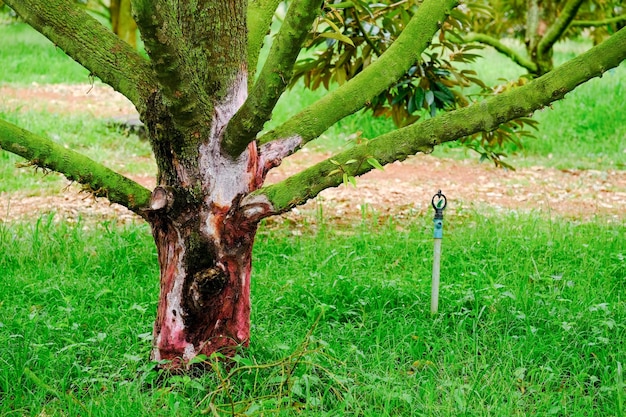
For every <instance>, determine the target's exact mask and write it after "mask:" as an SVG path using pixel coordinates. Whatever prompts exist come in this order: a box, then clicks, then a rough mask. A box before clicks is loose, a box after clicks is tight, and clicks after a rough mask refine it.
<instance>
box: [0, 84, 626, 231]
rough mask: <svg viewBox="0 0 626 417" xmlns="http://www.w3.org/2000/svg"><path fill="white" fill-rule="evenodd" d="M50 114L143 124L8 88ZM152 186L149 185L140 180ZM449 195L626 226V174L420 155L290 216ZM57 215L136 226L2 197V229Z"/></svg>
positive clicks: (358, 212)
mask: <svg viewBox="0 0 626 417" xmlns="http://www.w3.org/2000/svg"><path fill="white" fill-rule="evenodd" d="M16 108H21V109H24V110H45V111H48V112H52V113H59V114H69V113H72V114H74V113H78V112H82V113H86V114H90V115H92V116H94V117H99V118H111V117H121V116H136V113H135V111H134V108H133V106H132V105H131V104H130V102H129V101H128V100H126V99H125V98H124V97H123V96H121V95H119V94H117V93H116V92H114V91H113V90H112V89H111V88H109V87H106V86H102V85H94V86H90V85H73V86H69V85H32V86H29V87H24V88H15V87H7V86H4V87H0V111H1V110H3V109H16ZM328 156H329V155H324V154H318V153H314V152H312V151H306V150H304V151H303V152H299V153H298V154H296V155H294V156H293V157H291V158H289V159H288V160H286V161H285V162H284V163H283V165H282V166H281V167H279V168H278V169H276V170H274V171H272V172H271V173H270V174H269V176H268V182H276V181H279V180H281V179H283V178H285V177H287V176H288V175H291V174H293V173H295V172H297V171H299V170H301V169H302V168H304V167H306V166H308V165H310V164H311V163H312V162H315V161H319V160H322V159H323V158H326V157H328ZM135 180H137V181H139V182H140V183H142V184H143V185H145V186H148V187H150V186H152V185H153V180H152V179H151V178H148V177H137V178H135ZM439 189H441V190H442V191H443V192H444V194H445V195H446V196H447V198H448V200H449V209H448V211H447V212H448V213H450V214H454V213H455V212H457V213H458V212H460V211H462V210H465V209H478V210H485V211H487V212H489V213H493V212H495V213H497V212H500V211H510V210H517V211H523V212H538V213H542V214H548V215H557V216H564V217H567V218H572V219H589V218H594V217H600V218H603V219H606V220H607V221H614V222H619V223H623V221H624V219H625V218H626V214H625V213H626V171H619V170H609V171H595V170H584V171H583V170H557V169H552V168H545V167H532V168H523V169H518V170H516V171H505V170H502V169H496V168H494V167H493V166H491V165H488V164H479V163H478V162H476V161H473V160H465V161H456V160H449V159H440V158H435V157H432V156H429V155H418V156H416V157H412V158H409V159H408V160H407V161H405V162H403V163H394V164H391V165H389V166H387V167H385V171H384V172H380V171H373V172H371V173H369V174H367V175H365V176H363V177H361V178H359V179H358V186H357V187H356V188H354V187H352V186H341V187H339V188H336V189H329V190H326V191H324V192H323V193H321V194H320V196H319V197H318V198H317V199H316V200H314V201H311V202H309V203H308V204H306V205H304V206H302V207H300V208H298V209H296V210H294V212H293V213H290V214H287V215H285V217H287V218H290V219H292V220H295V221H299V220H302V218H303V217H306V218H308V219H309V220H311V219H313V220H314V219H315V216H316V215H315V213H316V212H317V211H319V209H320V207H321V208H322V210H323V213H324V216H325V218H326V219H333V220H337V221H341V220H342V219H344V220H348V219H351V218H354V217H360V216H362V215H363V212H368V213H371V212H375V213H378V214H379V215H381V216H388V215H390V216H396V217H407V216H413V215H418V214H420V213H425V212H428V211H429V210H430V211H431V212H432V209H431V208H430V201H431V198H432V196H433V195H434V194H435V193H436V192H437V191H438V190H439ZM49 212H56V213H58V214H59V215H60V216H58V217H61V218H68V219H75V218H77V217H79V216H80V217H82V218H96V219H116V220H118V221H122V222H126V221H132V220H133V219H134V215H133V214H132V213H130V212H128V211H127V210H126V209H124V208H123V207H120V206H117V205H111V204H109V203H108V202H107V201H106V200H103V199H101V200H99V201H95V200H94V199H93V198H91V197H90V196H87V195H85V194H81V193H79V192H78V191H77V189H76V188H74V187H67V188H65V189H63V190H60V192H59V194H57V195H50V196H37V197H29V196H26V195H25V194H23V193H19V192H18V193H2V194H0V221H14V220H18V219H28V218H32V217H34V216H40V215H42V214H44V213H49Z"/></svg>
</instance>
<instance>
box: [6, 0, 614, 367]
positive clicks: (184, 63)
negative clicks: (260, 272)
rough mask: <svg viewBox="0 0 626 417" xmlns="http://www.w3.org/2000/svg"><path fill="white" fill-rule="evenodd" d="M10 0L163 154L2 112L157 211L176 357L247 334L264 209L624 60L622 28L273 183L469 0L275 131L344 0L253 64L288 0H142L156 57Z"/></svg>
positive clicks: (404, 34) (291, 18)
mask: <svg viewBox="0 0 626 417" xmlns="http://www.w3.org/2000/svg"><path fill="white" fill-rule="evenodd" d="M6 3H7V4H8V5H9V6H10V7H12V8H13V9H14V10H15V11H16V12H17V13H18V14H19V15H20V16H21V17H22V19H24V21H26V22H28V23H29V24H30V25H32V26H33V27H34V28H35V29H37V30H39V31H40V32H42V33H43V34H45V35H46V36H47V37H48V38H49V39H51V40H52V41H53V42H54V43H55V44H56V45H58V46H59V47H60V48H62V49H63V50H64V51H65V52H66V53H67V54H68V55H70V56H71V57H73V58H74V59H75V60H76V61H78V62H80V63H81V64H82V65H83V66H85V67H86V68H87V69H89V70H90V71H91V72H92V73H93V74H94V75H96V76H98V77H99V78H100V79H101V80H102V81H103V82H105V83H107V84H109V85H111V86H112V87H113V88H115V89H116V90H117V91H119V92H121V93H122V94H124V95H125V96H126V97H128V98H129V99H130V100H131V102H133V103H134V105H135V106H136V108H137V111H138V112H139V114H140V116H141V119H142V121H143V122H144V123H145V125H146V128H147V133H148V137H149V140H150V143H151V145H152V149H153V152H154V155H155V159H156V163H157V168H158V174H157V186H156V187H155V188H154V190H148V189H146V188H144V187H142V186H141V185H139V184H137V183H136V182H134V181H132V180H131V179H129V178H126V177H124V176H122V175H120V174H118V173H116V172H114V171H112V170H110V169H108V168H106V167H105V166H103V165H101V164H99V163H97V162H95V161H93V160H90V159H88V158H86V157H84V156H82V155H80V154H78V153H76V152H74V151H72V150H70V149H67V148H65V147H64V146H62V145H59V144H57V143H55V142H53V141H51V140H49V139H46V138H43V137H40V136H37V135H35V134H33V133H31V132H28V131H25V130H23V129H21V128H19V127H17V126H14V125H12V124H10V123H8V122H6V121H0V146H1V147H2V149H4V150H6V151H8V152H12V153H15V154H18V155H21V156H22V157H24V158H26V159H27V160H28V161H29V162H30V164H32V165H33V166H36V167H40V168H43V169H45V170H53V171H57V172H60V173H62V174H64V175H65V176H66V177H67V178H68V179H70V180H73V181H76V182H78V183H80V184H82V185H83V187H85V189H87V190H89V191H91V192H92V193H93V194H94V195H96V196H100V197H106V198H108V199H109V200H110V201H111V202H115V203H119V204H121V205H124V206H126V207H127V208H128V209H130V210H132V211H134V212H135V213H137V214H138V215H139V216H141V217H142V218H143V219H144V220H145V221H147V222H148V223H149V224H150V226H151V229H152V233H153V236H154V241H155V244H156V247H157V253H158V261H159V265H160V270H161V276H160V290H161V291H160V297H159V302H158V307H157V318H156V322H155V326H154V348H153V352H152V357H153V359H154V360H158V361H161V360H167V361H168V366H170V367H172V368H181V367H184V366H186V364H187V363H188V361H190V360H191V359H193V358H194V357H195V356H196V355H198V354H200V353H203V354H207V355H209V354H211V353H213V352H215V351H218V350H221V351H223V352H229V351H232V349H233V348H234V347H236V346H239V345H242V344H243V345H245V344H247V343H248V341H249V336H250V317H249V314H250V297H249V290H250V272H251V250H252V245H253V241H254V237H255V233H256V228H257V224H258V222H259V221H260V220H261V219H263V218H266V217H269V216H273V215H278V214H280V213H284V212H286V211H288V210H290V209H291V208H293V207H295V206H297V205H299V204H302V203H304V202H305V201H307V200H308V199H310V198H312V197H314V196H316V195H317V194H318V193H319V192H321V191H322V190H324V189H326V188H328V187H335V186H338V185H340V184H342V183H343V182H348V181H351V179H352V178H353V177H355V176H358V175H361V174H363V173H365V172H367V171H369V170H371V169H373V168H376V167H379V166H381V165H385V164H387V163H390V162H393V161H396V160H404V159H405V158H407V157H408V156H409V155H413V154H415V153H417V152H430V151H432V149H433V147H434V146H437V145H438V144H440V143H443V142H447V141H453V140H457V139H459V138H463V137H466V136H468V135H471V134H474V133H477V132H489V131H492V130H494V129H496V128H498V126H499V125H500V124H502V123H505V122H507V121H509V120H514V119H516V118H519V117H526V116H528V115H530V114H531V113H532V112H533V111H535V110H536V109H539V108H542V107H543V106H546V105H548V104H549V103H551V102H553V101H555V100H558V99H561V98H562V97H563V96H564V95H565V94H566V93H567V92H568V91H571V90H572V89H574V88H575V87H576V86H578V85H579V84H581V83H584V82H585V81H587V80H589V79H591V78H593V77H596V76H599V75H601V74H602V73H603V72H605V71H607V70H608V69H610V68H612V67H614V66H616V65H618V64H619V63H620V62H622V61H623V60H624V58H626V31H624V30H622V31H620V32H618V33H616V34H615V35H614V36H612V37H611V38H610V39H608V40H607V41H605V42H603V43H602V44H600V45H599V46H597V47H595V48H593V49H592V50H590V51H588V52H587V53H585V54H583V55H581V56H579V57H577V58H575V59H573V60H572V61H570V62H569V63H567V64H565V65H563V66H562V67H560V68H557V69H555V70H553V71H552V72H550V73H549V74H547V75H545V76H543V77H540V78H538V79H537V80H535V81H533V82H531V83H529V84H527V85H525V86H521V87H519V88H514V89H511V90H509V91H507V92H505V93H503V94H501V95H498V96H495V97H492V98H489V99H487V100H484V101H481V102H478V103H474V104H472V105H469V106H466V107H462V108H458V109H457V108H456V107H457V106H456V105H455V106H452V105H451V106H449V110H451V111H450V112H447V113H444V114H437V113H436V112H435V114H434V115H435V116H436V117H433V118H430V119H428V120H426V121H423V122H421V123H413V124H409V125H407V126H405V127H402V128H400V129H397V130H394V131H391V132H388V133H386V134H383V135H381V136H379V137H377V138H374V139H371V140H367V141H363V142H361V143H359V144H357V145H355V146H354V147H352V148H350V149H347V150H345V151H342V152H339V153H338V154H336V155H334V156H333V157H332V158H329V159H328V160H325V161H322V162H320V163H318V164H315V165H312V166H311V167H309V168H308V169H306V170H304V171H302V172H300V173H299V174H296V175H294V176H292V177H290V178H287V179H286V180H284V181H281V182H279V183H276V184H273V185H265V186H264V185H263V183H264V180H265V177H266V175H267V173H268V171H270V170H271V169H272V168H275V167H276V166H278V165H279V164H280V163H281V161H282V160H283V159H284V158H286V157H288V156H289V155H291V154H293V153H294V152H296V151H298V150H299V149H300V148H301V147H302V146H303V145H305V144H306V143H308V142H310V141H312V140H315V139H316V138H318V137H319V136H320V135H321V134H322V133H323V132H324V131H325V130H326V129H328V127H330V126H332V125H333V124H335V123H336V122H337V121H339V120H341V119H342V118H344V117H346V116H347V115H349V114H352V113H354V112H356V111H358V110H360V109H362V108H364V107H366V106H369V105H371V103H372V102H373V101H375V100H376V99H377V97H379V96H380V95H381V94H382V93H383V92H384V91H386V90H387V89H388V88H390V87H391V86H394V85H397V83H398V80H401V79H402V78H403V77H404V76H405V75H406V74H407V73H409V72H411V71H413V68H418V67H421V68H423V66H422V64H423V62H424V61H432V59H429V57H432V55H433V54H434V53H435V52H434V51H433V50H432V47H431V45H432V42H433V37H434V36H436V34H437V33H438V31H440V29H441V28H442V27H444V28H445V27H448V26H449V27H451V28H455V27H456V28H457V29H458V26H459V23H458V22H459V18H458V16H457V11H456V9H455V7H457V6H458V2H457V1H455V0H424V1H423V2H421V3H418V4H413V3H411V7H412V10H411V13H408V12H407V14H408V16H409V17H408V18H407V19H404V20H403V22H404V23H403V24H402V30H401V31H400V33H399V34H398V35H397V38H396V39H395V40H394V41H393V42H390V44H389V45H388V47H386V48H385V49H384V50H382V49H381V50H380V51H379V52H380V54H378V53H376V56H372V58H371V63H370V64H369V65H367V66H366V67H365V68H363V69H362V71H360V72H359V73H358V74H356V75H355V76H354V77H352V78H350V79H349V80H348V79H346V80H345V82H343V83H341V85H339V86H338V87H336V88H334V89H333V90H332V91H331V92H330V93H328V94H327V95H326V96H324V97H322V98H321V99H320V100H319V101H317V102H316V103H313V104H312V105H310V106H309V107H307V108H305V109H304V110H302V111H301V112H300V113H298V114H296V115H295V116H293V117H292V118H291V119H289V120H288V121H286V122H285V123H284V124H282V125H280V126H278V127H276V128H275V129H273V130H271V131H264V130H263V128H264V125H265V123H266V122H267V121H268V120H269V119H270V118H271V114H272V110H273V108H274V105H275V104H276V102H277V100H278V99H279V97H280V96H281V94H282V93H283V91H284V90H285V88H286V87H287V86H288V85H289V82H290V80H291V79H292V76H293V74H294V65H295V62H296V60H297V57H298V55H299V53H300V50H301V47H302V45H303V43H304V42H305V40H306V39H307V36H308V34H309V33H310V32H311V29H312V28H314V30H313V32H314V33H319V31H318V30H317V29H319V25H320V24H322V23H324V22H325V23H326V24H328V26H330V27H332V25H331V24H330V23H329V22H331V21H332V20H329V18H328V17H327V16H328V13H333V11H332V10H333V8H335V9H337V8H338V6H337V5H336V4H335V5H334V6H333V7H329V8H322V6H323V5H322V3H321V1H318V0H296V1H293V2H291V4H290V5H289V9H288V11H287V13H286V15H285V18H284V21H283V22H282V24H281V26H280V29H279V31H278V32H277V34H276V36H274V38H273V40H272V46H271V49H270V51H269V55H268V57H267V59H266V60H265V62H264V64H263V66H262V68H261V70H260V71H259V73H258V74H256V77H255V72H254V69H255V68H256V67H257V62H258V60H259V53H260V51H261V46H262V43H263V41H264V39H265V34H266V33H267V31H268V28H269V27H270V24H271V22H272V19H273V16H274V12H275V10H276V8H277V7H278V5H279V1H277V0H252V1H250V2H245V1H240V0H230V1H224V2H202V1H201V2H178V3H174V2H161V1H156V0H134V1H133V2H132V6H133V10H134V15H135V20H136V21H137V24H138V27H139V29H140V31H141V34H142V39H143V40H144V43H145V46H146V51H147V53H148V55H149V59H146V58H144V57H143V56H142V55H140V54H138V53H137V52H136V51H135V50H134V49H133V48H131V47H130V46H129V45H128V44H126V43H124V42H123V41H121V40H120V39H119V38H118V37H116V36H115V35H114V34H113V33H112V32H111V31H109V30H108V29H106V28H105V27H104V26H102V25H101V24H100V23H99V22H98V21H97V20H95V19H93V18H91V17H90V16H89V15H88V14H87V13H86V12H85V11H83V10H81V9H80V8H77V7H75V6H73V5H72V4H71V3H68V2H66V1H63V0H46V1H43V0H19V1H18V0H6ZM372 7H374V6H371V7H370V9H371V8H372ZM384 7H386V6H384ZM320 10H322V11H320ZM399 13H402V10H400V12H399ZM344 22H345V21H344ZM335 26H336V25H335ZM343 27H344V30H346V29H345V28H347V26H346V25H345V24H344V26H343ZM315 28H317V29H315ZM316 31H317V32H316ZM439 33H440V32H439ZM340 35H343V32H342V29H341V28H339V27H338V26H337V29H334V28H333V32H332V33H331V34H330V35H325V36H323V37H325V38H329V39H334V40H339V41H345V39H343V38H341V36H340ZM320 36H321V35H320ZM346 43H347V42H346ZM368 45H369V43H368V42H367V41H365V43H364V44H361V45H360V46H359V47H360V48H366V47H367V46H368ZM369 46H370V48H371V45H369ZM354 47H357V46H356V45H355V46H354ZM433 65H434V66H437V65H438V64H437V61H434V64H433ZM435 70H436V69H433V71H435ZM424 91H425V93H424V94H425V95H426V93H427V91H426V90H424ZM430 91H433V90H432V89H431V90H430ZM433 96H434V92H433Z"/></svg>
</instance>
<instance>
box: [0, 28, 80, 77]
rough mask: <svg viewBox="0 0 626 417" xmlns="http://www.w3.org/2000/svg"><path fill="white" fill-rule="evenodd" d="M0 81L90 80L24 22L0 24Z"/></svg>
mask: <svg viewBox="0 0 626 417" xmlns="http://www.w3.org/2000/svg"><path fill="white" fill-rule="evenodd" d="M0 39H2V42H0V62H2V68H1V69H0V84H4V83H14V84H19V85H24V84H32V83H38V84H55V83H89V82H91V79H90V78H89V71H88V70H86V69H85V68H83V67H82V66H81V65H79V64H78V63H76V62H75V61H73V60H72V59H71V58H69V57H68V56H67V55H66V54H65V53H64V52H63V51H62V50H60V49H59V48H56V47H55V46H54V45H53V44H52V43H51V42H50V41H49V40H48V39H46V38H45V37H44V36H43V35H41V34H40V33H38V32H37V31H35V30H33V29H32V28H31V27H30V26H28V25H26V24H24V23H14V24H0Z"/></svg>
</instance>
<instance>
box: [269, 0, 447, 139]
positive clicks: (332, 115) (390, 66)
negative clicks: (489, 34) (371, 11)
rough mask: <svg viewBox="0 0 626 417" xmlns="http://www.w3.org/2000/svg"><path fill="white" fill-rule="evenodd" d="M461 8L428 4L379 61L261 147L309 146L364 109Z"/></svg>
mask: <svg viewBox="0 0 626 417" xmlns="http://www.w3.org/2000/svg"><path fill="white" fill-rule="evenodd" d="M457 4H458V0H425V1H424V2H423V3H422V4H421V6H420V7H419V8H418V9H417V12H416V13H415V15H414V16H413V18H412V19H411V21H410V22H409V23H408V24H407V26H406V28H405V29H404V30H403V31H402V33H401V34H400V36H398V38H397V39H396V41H395V42H394V43H393V44H392V45H391V46H390V47H389V48H388V49H387V50H386V51H385V52H384V53H383V54H382V56H381V57H380V58H379V59H377V60H376V61H375V62H373V63H372V64H371V65H369V66H368V67H367V68H366V69H365V70H363V72H361V73H359V74H358V75H357V76H356V77H354V78H352V79H351V80H350V81H348V82H346V83H345V84H343V85H341V86H340V87H338V88H337V89H336V90H334V91H332V92H330V93H329V94H327V95H326V96H324V97H322V98H321V99H320V100H318V101H317V102H315V103H313V104H311V105H310V106H308V107H307V108H305V109H304V110H302V111H301V112H300V113H298V114H297V115H295V116H294V117H292V118H291V119H289V120H288V121H287V122H285V123H284V124H282V125H281V126H279V127H277V128H276V129H274V130H272V131H270V132H268V133H266V134H265V135H263V136H261V137H260V138H259V143H261V144H263V143H268V142H271V141H274V140H277V139H285V138H290V137H294V136H298V137H300V138H301V139H302V144H305V143H307V142H309V141H311V140H313V139H315V138H317V137H318V136H319V135H321V134H322V133H323V132H324V131H325V130H326V129H328V128H329V127H330V126H332V125H333V124H335V123H336V122H337V121H339V120H341V119H343V118H344V117H346V116H348V115H350V114H352V113H354V112H356V111H358V110H360V109H362V108H363V107H364V106H365V104H366V103H368V102H369V101H370V100H372V99H373V98H374V97H376V96H377V95H378V94H380V93H381V92H382V91H384V90H385V89H386V88H388V87H389V86H391V85H393V83H395V82H397V81H398V79H400V77H402V75H403V74H404V73H405V72H406V71H407V70H408V69H409V68H410V67H411V65H414V64H415V63H416V62H417V61H418V60H419V58H420V56H421V54H422V52H424V50H425V49H426V48H427V47H428V45H430V42H431V40H432V37H433V35H434V34H435V33H436V32H437V30H438V29H439V26H440V24H441V22H443V21H444V20H445V18H446V16H447V15H448V14H449V13H450V11H451V10H452V9H453V8H454V7H456V6H457Z"/></svg>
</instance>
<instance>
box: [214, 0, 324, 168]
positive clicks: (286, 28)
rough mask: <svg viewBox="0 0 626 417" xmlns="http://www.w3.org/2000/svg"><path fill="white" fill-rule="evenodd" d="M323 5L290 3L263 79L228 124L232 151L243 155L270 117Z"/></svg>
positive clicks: (311, 0) (306, 0)
mask: <svg viewBox="0 0 626 417" xmlns="http://www.w3.org/2000/svg"><path fill="white" fill-rule="evenodd" d="M321 5H322V1H321V0H297V1H294V2H292V3H291V5H290V6H289V10H288V11H287V15H286V16H285V21H284V22H283V24H282V26H281V28H280V31H279V32H278V34H277V35H276V38H275V39H274V41H273V43H272V48H271V49H270V52H269V55H268V57H267V60H266V61H265V64H264V65H263V69H262V70H261V73H260V74H259V79H258V80H257V82H256V83H255V84H254V88H253V89H252V91H251V92H250V94H249V95H248V98H247V100H246V101H245V103H244V104H243V106H242V107H241V108H240V109H239V111H237V113H236V114H235V116H234V117H233V118H232V119H231V121H230V122H229V124H228V127H227V128H226V132H225V134H224V140H223V142H222V146H223V147H224V150H225V151H226V152H227V153H228V154H229V155H231V156H233V157H237V156H239V154H240V153H241V152H243V151H244V149H246V147H247V146H248V144H249V143H250V142H252V141H253V140H254V139H255V138H256V135H257V133H259V132H260V131H261V129H263V125H264V124H265V122H266V121H268V120H269V119H270V117H271V115H272V110H273V109H274V106H275V105H276V102H277V101H278V99H279V98H280V96H281V95H282V93H283V92H284V91H285V88H287V85H288V84H289V81H290V80H291V77H292V75H293V66H294V63H295V61H296V59H297V58H298V54H299V53H300V49H301V46H302V42H304V39H305V38H306V35H307V34H308V32H309V30H310V29H311V25H312V24H313V20H315V17H316V16H317V14H318V11H319V9H320V7H321Z"/></svg>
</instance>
